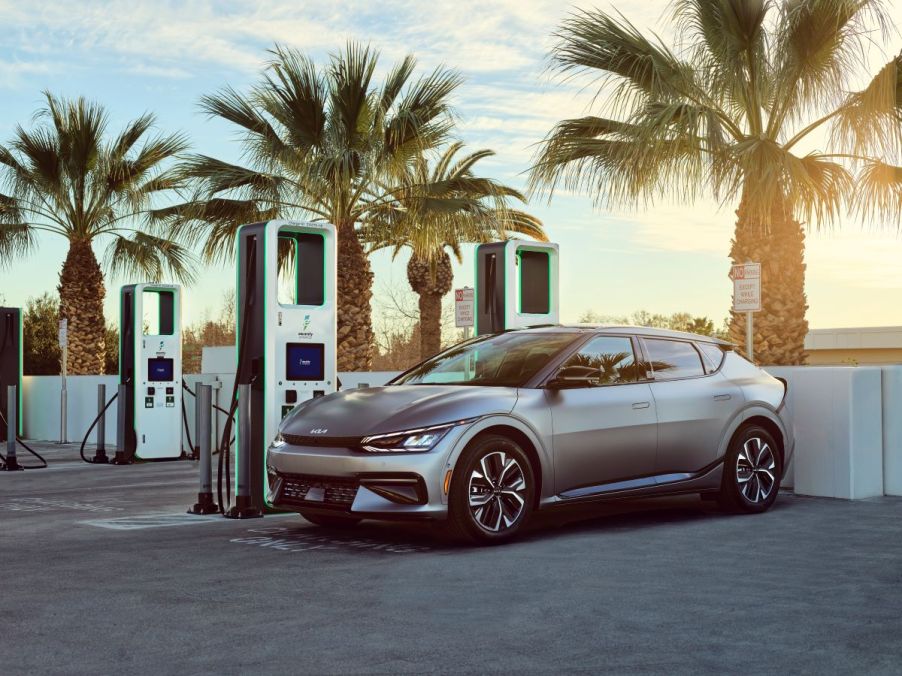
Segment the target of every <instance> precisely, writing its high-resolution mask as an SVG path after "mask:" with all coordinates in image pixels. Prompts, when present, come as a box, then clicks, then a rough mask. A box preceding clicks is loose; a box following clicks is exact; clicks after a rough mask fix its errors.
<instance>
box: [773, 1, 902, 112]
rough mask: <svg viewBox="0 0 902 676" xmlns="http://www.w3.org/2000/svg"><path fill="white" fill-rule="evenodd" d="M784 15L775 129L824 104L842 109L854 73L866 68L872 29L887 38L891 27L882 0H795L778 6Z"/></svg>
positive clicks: (778, 35) (778, 37) (777, 40)
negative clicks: (875, 28) (841, 105)
mask: <svg viewBox="0 0 902 676" xmlns="http://www.w3.org/2000/svg"><path fill="white" fill-rule="evenodd" d="M780 14H781V16H780V19H779V21H778V22H777V29H776V31H775V35H774V39H773V42H774V44H773V53H774V54H775V55H776V57H777V61H776V63H775V65H774V80H775V91H776V96H775V99H774V108H773V111H772V115H771V119H772V123H771V126H772V127H776V126H779V125H782V124H783V122H784V120H794V119H797V118H798V117H799V116H800V115H802V114H803V113H805V112H808V111H811V110H815V109H817V108H818V107H823V106H824V104H825V103H827V104H831V105H833V106H836V105H838V104H839V103H840V102H841V99H842V97H843V96H844V93H845V91H846V90H847V89H848V81H849V78H850V76H851V74H852V73H853V72H855V71H856V70H857V69H858V68H860V67H862V66H864V65H865V64H864V43H865V41H866V40H867V36H868V34H869V33H871V26H876V27H877V28H878V30H880V31H881V32H882V33H883V35H884V36H885V35H886V34H887V31H888V30H889V27H890V26H891V25H892V24H891V22H890V21H889V18H888V16H887V14H886V11H885V9H884V7H883V2H882V0H793V1H791V2H784V3H782V4H781V5H780Z"/></svg>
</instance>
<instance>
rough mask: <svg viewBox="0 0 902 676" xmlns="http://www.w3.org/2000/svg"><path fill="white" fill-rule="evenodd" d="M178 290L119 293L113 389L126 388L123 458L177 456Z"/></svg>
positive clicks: (152, 287) (140, 288)
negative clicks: (116, 381)
mask: <svg viewBox="0 0 902 676" xmlns="http://www.w3.org/2000/svg"><path fill="white" fill-rule="evenodd" d="M181 324H182V323H181V288H180V287H179V286H178V285H175V284H130V285H128V286H123V287H122V290H121V292H120V324H119V383H120V384H121V385H125V386H126V390H125V392H126V400H125V401H124V402H119V405H120V406H123V405H124V406H125V444H124V449H125V458H126V459H128V460H130V459H131V458H137V459H139V460H165V459H174V458H179V457H181V455H182V418H181V416H182V328H181Z"/></svg>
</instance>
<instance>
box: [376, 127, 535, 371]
mask: <svg viewBox="0 0 902 676" xmlns="http://www.w3.org/2000/svg"><path fill="white" fill-rule="evenodd" d="M462 147H463V144H461V143H452V144H450V145H448V146H447V147H446V148H444V149H443V151H442V152H440V153H439V154H437V155H436V160H435V162H434V165H433V166H430V161H429V160H430V157H429V156H428V154H425V153H424V154H422V155H420V156H419V157H417V158H416V159H415V160H414V161H413V162H412V163H411V165H410V168H409V170H408V175H407V178H406V181H405V182H404V183H403V184H402V185H401V186H399V187H398V188H397V189H395V190H394V192H393V199H392V200H391V201H390V202H387V203H386V204H385V205H384V206H383V208H381V209H379V210H375V211H374V212H373V213H372V214H370V218H369V219H368V220H367V222H366V223H365V225H364V227H363V229H362V231H361V234H362V236H363V238H364V240H365V241H366V242H367V243H368V244H369V245H370V250H371V251H375V250H378V249H382V248H389V247H390V248H392V249H393V250H394V251H393V257H394V256H397V255H398V253H399V252H400V251H401V249H403V248H409V249H410V251H411V256H410V260H409V262H408V263H407V280H408V282H410V287H411V288H412V289H413V291H414V293H416V294H417V295H418V296H419V306H420V357H421V358H422V359H425V358H426V357H429V356H431V355H433V354H436V353H437V352H438V351H439V350H440V349H441V333H442V325H441V322H442V298H443V297H444V296H445V295H446V294H447V293H448V292H449V291H450V290H451V285H452V283H453V281H454V274H453V271H452V269H451V258H450V256H449V255H448V251H449V250H450V251H451V253H452V254H454V256H455V258H456V259H457V260H458V262H461V261H462V257H461V251H460V245H461V244H462V243H465V242H486V241H490V240H493V239H504V238H506V237H507V236H508V235H509V234H510V233H519V234H523V235H527V236H529V237H533V238H535V239H538V240H540V241H547V237H546V236H545V232H544V230H543V229H542V222H541V221H540V220H539V219H537V218H535V217H533V216H530V215H529V214H527V213H525V212H522V211H518V210H516V209H512V208H511V207H510V205H509V201H510V200H511V199H513V200H518V201H520V202H525V201H526V198H525V197H524V196H523V195H522V194H521V193H520V192H518V191H517V190H515V189H514V188H511V187H509V186H506V185H503V184H501V183H498V182H497V181H494V180H492V179H489V178H484V177H480V176H477V175H475V174H474V173H473V167H474V166H475V165H476V163H477V162H479V161H480V160H482V159H484V158H486V157H491V156H492V155H494V153H493V152H492V151H491V150H480V151H477V152H474V153H471V154H468V155H465V156H463V157H462V158H458V153H459V152H460V151H461V148H462Z"/></svg>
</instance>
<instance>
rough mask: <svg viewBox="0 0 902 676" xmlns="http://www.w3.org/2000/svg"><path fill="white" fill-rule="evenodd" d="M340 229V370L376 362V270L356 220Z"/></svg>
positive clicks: (367, 367) (359, 368) (358, 368)
mask: <svg viewBox="0 0 902 676" xmlns="http://www.w3.org/2000/svg"><path fill="white" fill-rule="evenodd" d="M336 227H337V229H338V370H339V371H369V370H370V369H371V368H372V365H373V344H374V338H375V337H374V334H373V316H372V308H371V307H370V299H371V298H372V297H373V271H372V268H371V267H370V261H369V258H367V255H366V251H365V250H364V248H363V245H362V244H361V243H360V238H359V237H358V236H357V230H356V229H355V228H354V224H353V223H340V224H336Z"/></svg>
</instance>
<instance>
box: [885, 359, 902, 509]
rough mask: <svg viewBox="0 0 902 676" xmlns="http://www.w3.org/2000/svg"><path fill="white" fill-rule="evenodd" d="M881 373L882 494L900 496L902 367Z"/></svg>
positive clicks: (901, 466) (894, 367)
mask: <svg viewBox="0 0 902 676" xmlns="http://www.w3.org/2000/svg"><path fill="white" fill-rule="evenodd" d="M882 371H883V492H884V493H885V494H886V495H902V366H884V367H883V368H882Z"/></svg>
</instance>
